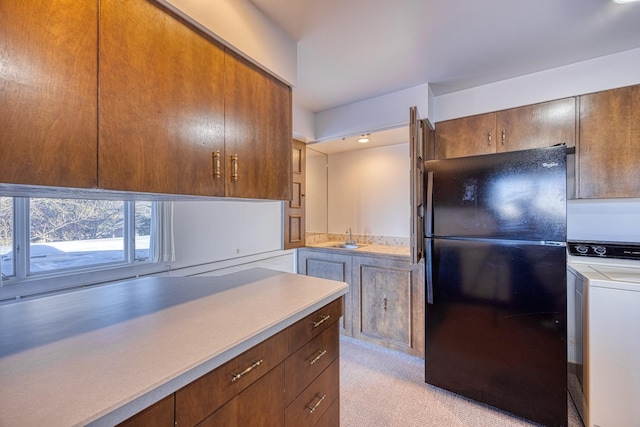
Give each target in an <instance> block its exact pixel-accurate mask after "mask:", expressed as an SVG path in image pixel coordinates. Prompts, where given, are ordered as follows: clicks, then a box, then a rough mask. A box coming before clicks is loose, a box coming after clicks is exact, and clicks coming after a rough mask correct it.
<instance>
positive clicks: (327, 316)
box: [313, 314, 331, 328]
mask: <svg viewBox="0 0 640 427" xmlns="http://www.w3.org/2000/svg"><path fill="white" fill-rule="evenodd" d="M330 318H331V315H329V314H327V315H326V316H322V318H321V319H320V320H319V321H317V322H313V327H314V328H317V327H318V326H320V325H322V324H323V323H324V322H326V321H327V320H329V319H330Z"/></svg>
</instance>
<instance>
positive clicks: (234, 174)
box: [231, 154, 238, 181]
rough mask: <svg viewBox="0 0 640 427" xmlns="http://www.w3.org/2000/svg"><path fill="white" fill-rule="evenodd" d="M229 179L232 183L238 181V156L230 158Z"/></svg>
mask: <svg viewBox="0 0 640 427" xmlns="http://www.w3.org/2000/svg"><path fill="white" fill-rule="evenodd" d="M231 171H232V172H231V179H232V180H234V181H237V180H238V155H237V154H234V155H233V156H231Z"/></svg>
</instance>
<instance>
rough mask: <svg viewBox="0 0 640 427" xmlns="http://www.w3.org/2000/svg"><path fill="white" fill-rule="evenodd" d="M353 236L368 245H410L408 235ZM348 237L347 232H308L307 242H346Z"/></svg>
mask: <svg viewBox="0 0 640 427" xmlns="http://www.w3.org/2000/svg"><path fill="white" fill-rule="evenodd" d="M352 238H353V239H355V240H357V241H358V243H364V244H367V245H389V246H409V238H408V237H398V236H372V235H361V234H353V235H352ZM348 239H349V235H348V234H346V233H343V234H332V233H306V243H307V244H308V245H315V244H318V243H324V242H344V241H346V240H348Z"/></svg>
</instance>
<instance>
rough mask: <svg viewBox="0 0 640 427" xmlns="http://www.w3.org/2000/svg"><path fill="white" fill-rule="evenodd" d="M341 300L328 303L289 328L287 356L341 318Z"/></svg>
mask: <svg viewBox="0 0 640 427" xmlns="http://www.w3.org/2000/svg"><path fill="white" fill-rule="evenodd" d="M342 298H344V297H341V298H338V299H337V300H335V301H333V302H330V303H329V304H327V305H325V306H324V307H322V308H321V309H320V310H317V311H315V312H313V313H311V314H310V315H308V316H307V317H305V318H304V319H302V320H300V321H298V322H296V323H295V324H293V325H291V327H289V329H288V330H289V354H292V353H294V352H295V351H296V350H298V349H299V348H300V347H302V346H303V345H305V344H306V343H308V342H309V341H311V339H313V338H314V337H316V336H318V334H320V333H321V332H324V331H326V330H327V329H328V328H329V326H331V325H332V324H333V323H335V322H336V321H338V319H339V318H340V316H342Z"/></svg>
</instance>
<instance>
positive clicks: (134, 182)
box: [45, 0, 226, 196]
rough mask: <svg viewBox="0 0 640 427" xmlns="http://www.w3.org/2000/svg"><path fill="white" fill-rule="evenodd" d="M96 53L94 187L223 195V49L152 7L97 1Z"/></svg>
mask: <svg viewBox="0 0 640 427" xmlns="http://www.w3.org/2000/svg"><path fill="white" fill-rule="evenodd" d="M83 3H84V2H83ZM45 16H46V15H45ZM99 54H100V88H99V100H100V103H99V105H100V128H99V148H98V159H99V162H98V167H99V169H98V172H99V177H98V183H99V185H100V187H101V188H106V189H115V190H126V191H141V192H152V193H173V194H194V195H205V196H224V175H225V170H224V169H225V166H226V164H225V162H224V161H220V162H217V159H218V158H216V157H215V155H216V154H217V153H218V152H219V153H220V159H224V77H223V73H224V48H223V47H222V46H220V45H218V44H217V43H215V42H214V41H212V40H210V39H208V38H205V37H204V36H202V35H201V34H200V33H199V32H197V31H195V30H194V29H193V28H191V27H190V26H188V25H186V24H184V23H183V22H182V21H180V20H179V19H177V18H176V17H174V16H173V15H172V14H170V13H169V12H167V11H165V10H164V9H161V8H160V7H158V6H157V5H155V4H154V3H153V2H148V1H141V0H137V1H118V0H101V2H100V46H99ZM218 163H219V170H218V169H217V165H218Z"/></svg>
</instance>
